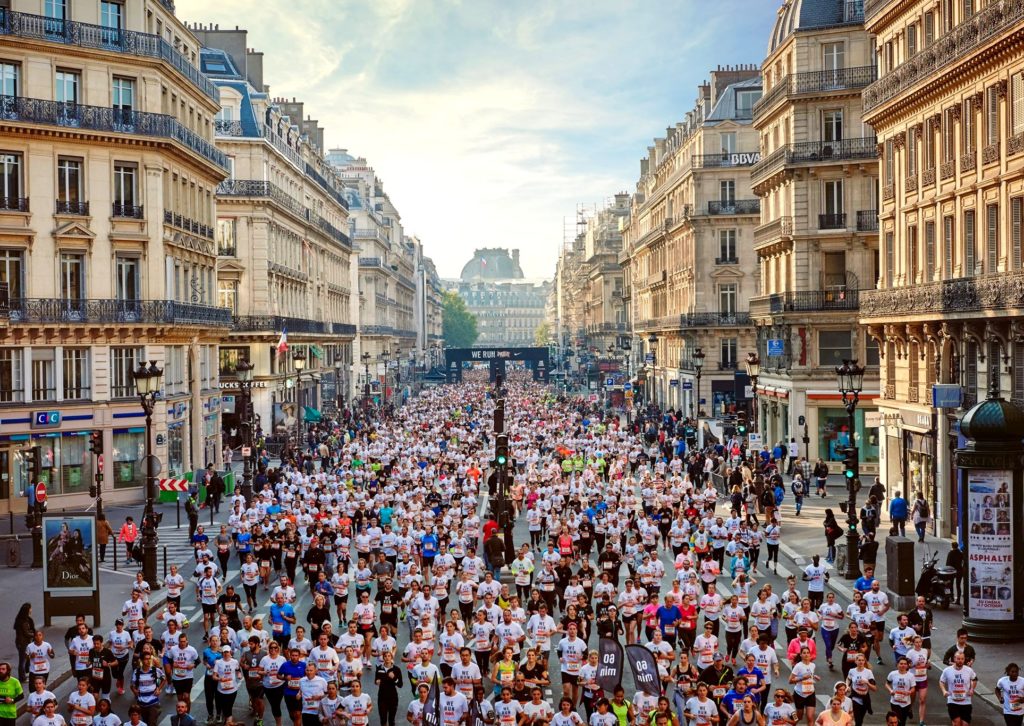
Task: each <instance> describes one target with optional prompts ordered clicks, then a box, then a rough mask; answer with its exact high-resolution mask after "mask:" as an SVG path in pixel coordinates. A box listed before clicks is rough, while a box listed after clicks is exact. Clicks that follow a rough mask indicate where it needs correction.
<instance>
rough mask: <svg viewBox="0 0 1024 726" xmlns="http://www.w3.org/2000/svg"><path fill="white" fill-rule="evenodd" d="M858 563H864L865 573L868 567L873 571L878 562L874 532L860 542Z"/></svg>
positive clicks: (866, 535)
mask: <svg viewBox="0 0 1024 726" xmlns="http://www.w3.org/2000/svg"><path fill="white" fill-rule="evenodd" d="M860 561H861V562H863V563H864V569H865V571H866V570H867V569H868V567H870V568H872V569H874V567H875V563H876V562H877V561H878V542H877V541H876V540H875V533H874V532H868V533H867V534H865V535H864V538H863V539H862V540H861V541H860Z"/></svg>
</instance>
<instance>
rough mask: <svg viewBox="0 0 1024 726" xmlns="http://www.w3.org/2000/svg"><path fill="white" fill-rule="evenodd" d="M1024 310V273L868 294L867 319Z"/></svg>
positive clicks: (862, 311) (963, 278)
mask: <svg viewBox="0 0 1024 726" xmlns="http://www.w3.org/2000/svg"><path fill="white" fill-rule="evenodd" d="M1022 308H1024V271H1015V272H999V273H994V274H991V275H981V276H978V277H959V278H956V279H953V280H940V281H938V282H926V283H923V284H916V285H911V286H907V287H896V288H891V289H888V290H871V291H870V292H868V291H865V293H864V303H863V305H862V306H861V313H862V314H863V315H864V316H886V315H897V316H900V315H918V314H928V315H931V314H934V313H977V312H985V313H986V314H990V313H991V311H997V310H1020V309H1022Z"/></svg>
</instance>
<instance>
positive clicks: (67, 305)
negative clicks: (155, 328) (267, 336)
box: [10, 297, 231, 327]
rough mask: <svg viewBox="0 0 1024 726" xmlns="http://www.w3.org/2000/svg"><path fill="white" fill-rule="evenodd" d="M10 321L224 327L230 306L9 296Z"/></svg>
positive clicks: (229, 319) (227, 321)
mask: <svg viewBox="0 0 1024 726" xmlns="http://www.w3.org/2000/svg"><path fill="white" fill-rule="evenodd" d="M10 321H11V323H44V324H45V323H59V324H62V325H73V324H99V323H124V324H168V325H202V326H210V325H212V326H217V327H228V326H230V325H231V310H230V308H220V307H214V306H213V305H196V304H193V303H182V302H177V301H175V300H115V299H93V300H54V299H53V298H24V297H23V298H13V299H12V300H11V302H10Z"/></svg>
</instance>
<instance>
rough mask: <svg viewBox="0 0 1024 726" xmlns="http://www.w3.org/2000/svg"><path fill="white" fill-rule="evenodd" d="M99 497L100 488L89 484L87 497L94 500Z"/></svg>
mask: <svg viewBox="0 0 1024 726" xmlns="http://www.w3.org/2000/svg"><path fill="white" fill-rule="evenodd" d="M99 495H100V488H99V487H98V486H96V485H95V484H90V485H89V496H90V497H92V498H93V499H95V498H96V497H98V496H99Z"/></svg>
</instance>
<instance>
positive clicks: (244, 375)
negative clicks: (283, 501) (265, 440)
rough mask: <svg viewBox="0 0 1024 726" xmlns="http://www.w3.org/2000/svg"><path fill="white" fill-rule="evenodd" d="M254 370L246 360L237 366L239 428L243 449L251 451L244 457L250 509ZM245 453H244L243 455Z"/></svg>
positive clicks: (245, 490) (244, 486)
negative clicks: (240, 405)
mask: <svg viewBox="0 0 1024 726" xmlns="http://www.w3.org/2000/svg"><path fill="white" fill-rule="evenodd" d="M252 369H253V364H252V363H250V362H249V361H247V360H245V359H244V358H243V359H242V360H240V361H238V363H237V364H236V365H235V374H236V375H237V376H238V392H239V393H240V394H241V395H240V396H239V397H240V398H241V399H242V411H241V420H240V422H239V427H240V428H241V429H242V448H243V449H248V450H249V455H248V456H243V457H242V463H243V469H242V496H243V497H245V506H246V507H247V508H248V506H249V504H250V502H252V459H253V452H252V440H253V430H252V427H253V420H252V418H253V417H252ZM244 453H245V452H244V451H243V454H244Z"/></svg>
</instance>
